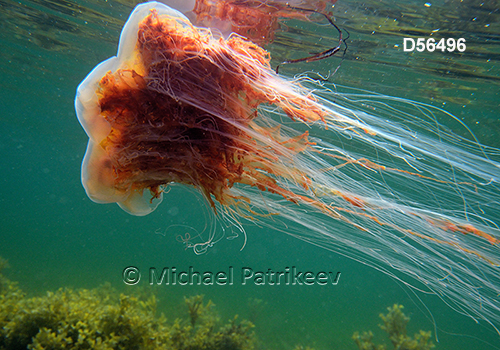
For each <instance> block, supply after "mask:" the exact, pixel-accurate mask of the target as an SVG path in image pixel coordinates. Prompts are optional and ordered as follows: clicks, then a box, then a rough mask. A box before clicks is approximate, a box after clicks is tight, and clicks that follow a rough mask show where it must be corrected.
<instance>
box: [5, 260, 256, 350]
mask: <svg viewBox="0 0 500 350" xmlns="http://www.w3.org/2000/svg"><path fill="white" fill-rule="evenodd" d="M1 262H3V260H2V261H1ZM0 282H1V286H2V288H1V289H0V349H1V350H18V349H31V350H42V349H52V350H59V349H78V350H80V349H97V350H149V349H151V350H152V349H159V350H161V349H169V350H212V349H213V350H215V349H217V350H252V349H253V348H254V341H255V336H254V333H253V331H252V328H253V324H252V323H250V322H248V321H244V320H243V321H238V319H237V316H235V317H234V318H233V319H231V320H230V321H228V322H227V324H223V325H220V322H219V318H218V317H217V315H216V312H215V309H214V307H215V305H214V304H213V303H212V302H211V301H208V302H207V303H204V302H203V296H193V297H190V298H185V301H186V304H187V306H188V312H187V317H186V318H185V319H176V320H175V322H173V324H168V323H167V319H166V318H165V316H164V315H163V314H161V315H160V316H157V299H156V297H155V295H151V294H149V295H148V296H144V293H142V295H140V296H134V295H125V294H120V293H118V292H116V291H115V290H114V289H112V288H111V287H110V286H109V285H104V286H102V287H99V288H95V289H91V290H87V289H80V290H73V289H70V288H61V289H59V290H57V291H56V292H47V293H46V294H45V295H43V296H38V297H30V298H28V297H26V295H25V294H24V293H23V292H22V291H21V289H20V288H19V287H18V286H17V284H16V283H14V282H11V281H9V280H8V279H7V278H5V277H4V276H3V275H2V274H1V271H0Z"/></svg>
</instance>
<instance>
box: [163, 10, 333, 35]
mask: <svg viewBox="0 0 500 350" xmlns="http://www.w3.org/2000/svg"><path fill="white" fill-rule="evenodd" d="M336 1H337V0H289V1H285V0H266V1H261V0H187V1H182V0H163V1H160V2H162V3H164V4H166V5H168V6H171V7H174V8H176V9H178V10H179V11H181V12H182V13H184V14H185V15H186V16H187V17H188V18H189V19H190V20H191V21H192V22H193V23H195V24H196V25H197V26H200V27H208V28H211V29H214V28H217V29H218V30H219V31H220V32H221V33H223V34H230V33H237V34H240V35H242V36H244V37H246V38H248V39H250V40H252V41H253V42H255V43H258V44H265V43H268V42H270V41H272V40H273V38H274V33H275V32H276V31H277V30H278V29H279V27H280V25H279V21H280V19H283V18H288V19H292V18H298V19H304V18H308V17H310V14H311V12H310V11H311V10H312V11H324V10H325V9H326V8H327V5H328V4H330V5H331V4H334V3H335V2H336ZM298 8H300V9H304V10H305V11H301V10H300V9H298ZM308 10H309V11H308Z"/></svg>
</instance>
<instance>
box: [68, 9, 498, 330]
mask: <svg viewBox="0 0 500 350" xmlns="http://www.w3.org/2000/svg"><path fill="white" fill-rule="evenodd" d="M75 108H76V113H77V116H78V119H79V121H80V123H81V124H82V126H83V128H84V129H85V131H86V133H87V134H88V136H89V142H88V146H87V151H86V153H85V157H84V160H83V163H82V183H83V186H84V188H85V190H86V192H87V195H88V196H89V198H90V199H91V200H93V201H95V202H98V203H118V205H119V206H120V207H121V208H122V209H124V210H125V211H126V212H128V213H130V214H132V215H139V216H143V215H147V214H149V213H151V212H152V211H154V210H155V209H156V208H157V207H158V205H159V204H160V202H161V201H162V199H163V195H164V193H165V192H166V191H168V188H169V186H171V184H173V183H176V184H183V185H186V186H190V187H193V188H196V189H198V190H199V191H200V192H201V193H202V194H203V196H204V198H206V201H207V202H208V203H209V204H210V206H211V207H212V208H213V211H214V212H215V213H216V214H217V216H218V217H219V218H220V220H222V221H223V220H227V222H232V223H243V222H253V223H256V224H258V225H262V226H264V225H269V226H272V227H273V228H274V229H277V230H281V231H284V232H287V233H288V234H291V235H293V236H296V237H299V238H300V239H303V240H305V241H308V242H311V243H313V244H316V245H319V246H322V247H324V248H326V249H330V250H333V251H335V252H337V253H339V254H343V255H345V256H348V257H350V258H352V259H355V260H357V261H359V262H362V263H364V264H368V265H370V266H373V267H375V268H376V269H378V270H380V271H383V272H384V273H386V274H388V275H390V276H392V277H394V278H396V279H399V280H401V281H402V282H403V283H406V284H408V285H410V286H414V287H415V288H418V289H422V290H425V291H430V292H432V293H435V294H436V295H438V296H439V297H440V298H442V299H443V300H444V301H445V302H447V303H448V304H449V305H450V306H451V307H452V308H454V309H455V310H457V311H458V312H460V313H463V314H465V315H467V316H469V317H471V318H473V319H474V320H477V321H479V320H486V321H487V322H489V323H490V324H491V325H492V326H493V327H496V326H497V325H498V323H499V321H500V297H499V288H500V273H499V272H500V271H499V269H500V267H499V264H500V255H499V253H500V250H499V243H500V230H499V227H498V225H497V224H496V223H495V221H494V219H495V216H496V215H498V213H499V212H500V204H499V202H500V200H499V199H500V188H499V180H500V179H499V175H500V163H499V161H498V156H499V154H500V151H499V150H498V149H494V148H491V147H486V146H483V145H480V144H479V143H478V142H477V140H475V139H474V138H473V137H472V138H471V139H468V138H464V137H461V136H458V135H456V134H453V133H452V132H451V131H449V130H448V129H446V128H445V127H443V126H441V125H440V124H439V123H438V122H437V120H438V118H445V117H447V118H453V116H452V115H450V114H449V113H447V112H446V111H444V110H442V109H439V108H436V107H432V106H429V105H425V104H422V103H418V102H412V101H407V100H403V99H398V98H393V97H389V96H383V95H378V94H372V93H368V92H366V91H359V90H357V91H356V90H351V91H350V90H346V91H345V92H343V93H338V92H337V91H336V90H335V87H334V86H333V85H331V84H328V83H325V82H317V81H314V80H311V79H310V78H309V77H307V76H302V77H300V76H299V77H296V78H293V79H292V78H287V77H284V76H281V75H278V74H276V73H275V72H274V71H273V69H272V68H271V66H270V54H269V53H268V52H267V51H265V50H264V49H263V48H262V47H260V46H259V45H257V44H255V43H253V42H252V41H249V40H247V39H246V38H244V37H242V36H241V35H238V34H231V35H229V36H228V37H227V38H225V37H223V36H220V35H218V34H216V33H212V31H211V30H210V29H209V28H202V27H196V26H194V25H193V24H192V23H191V22H190V21H189V19H188V18H187V17H186V16H184V15H183V14H182V13H180V12H178V11H177V10H174V9H172V8H170V7H168V6H166V5H164V4H161V3H156V2H150V3H145V4H141V5H138V6H137V7H136V8H135V10H134V11H133V12H132V14H131V15H130V18H129V19H128V21H127V22H126V24H125V26H124V28H123V31H122V33H121V36H120V41H119V48H118V54H117V56H116V57H112V58H110V59H108V60H106V61H104V62H102V63H101V64H99V65H98V66H96V67H95V68H94V70H92V72H90V74H89V75H88V76H87V77H86V78H85V79H84V80H83V82H82V83H81V84H80V85H79V87H78V90H77V95H76V100H75ZM186 243H188V242H186ZM211 243H212V242H210V241H208V242H206V246H209V245H210V244H211ZM193 246H194V247H198V248H199V245H193ZM405 276H406V277H405ZM412 280H413V281H414V282H411V281H412Z"/></svg>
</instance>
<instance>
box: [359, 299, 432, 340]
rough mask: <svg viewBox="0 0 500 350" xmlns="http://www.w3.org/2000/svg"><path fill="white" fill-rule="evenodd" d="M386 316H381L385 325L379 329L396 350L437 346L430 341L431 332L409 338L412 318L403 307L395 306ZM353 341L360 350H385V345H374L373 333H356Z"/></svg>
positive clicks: (390, 308) (420, 333) (389, 309)
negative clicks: (408, 327) (408, 326)
mask: <svg viewBox="0 0 500 350" xmlns="http://www.w3.org/2000/svg"><path fill="white" fill-rule="evenodd" d="M387 310H388V311H389V312H388V313H387V314H386V315H384V314H380V318H381V319H382V321H383V322H384V324H381V325H379V327H380V328H381V329H382V330H384V331H385V332H386V333H387V336H388V337H389V340H390V341H391V343H392V345H393V347H394V349H397V350H430V349H432V348H434V347H435V345H434V344H433V343H432V341H431V340H430V338H431V332H430V331H429V332H425V331H422V330H421V331H420V332H419V333H417V334H415V335H414V336H413V337H410V336H408V334H407V330H406V326H407V324H408V322H409V321H410V318H409V317H408V316H406V315H405V314H404V313H403V311H402V310H403V305H398V304H394V305H393V306H392V307H388V308H387ZM352 339H353V340H354V342H355V343H356V345H357V346H358V348H359V349H360V350H385V349H386V346H385V345H376V344H375V343H373V333H372V332H371V331H368V332H363V333H362V334H359V332H355V333H354V335H353V336H352Z"/></svg>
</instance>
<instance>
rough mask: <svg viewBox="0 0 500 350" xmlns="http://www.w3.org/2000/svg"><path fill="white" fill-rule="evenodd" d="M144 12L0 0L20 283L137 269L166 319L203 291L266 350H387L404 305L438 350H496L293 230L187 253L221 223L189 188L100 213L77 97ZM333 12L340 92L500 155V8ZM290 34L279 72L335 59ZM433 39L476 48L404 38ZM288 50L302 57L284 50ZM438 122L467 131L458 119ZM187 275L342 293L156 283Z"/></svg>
mask: <svg viewBox="0 0 500 350" xmlns="http://www.w3.org/2000/svg"><path fill="white" fill-rule="evenodd" d="M134 5H135V3H132V1H131V2H127V1H125V0H122V1H106V2H105V1H78V2H71V1H62V0H51V1H19V2H17V1H16V2H14V1H0V6H1V12H0V26H1V31H0V41H1V48H2V49H1V51H0V57H1V60H0V64H1V72H2V73H1V78H0V79H1V80H0V86H1V92H0V103H1V106H2V112H1V117H0V132H1V138H0V154H1V160H0V164H1V169H2V173H3V175H2V177H1V179H0V181H1V186H2V187H1V188H2V192H1V193H2V195H1V197H0V213H1V214H0V256H2V257H4V258H6V259H8V260H9V262H10V265H11V268H10V269H9V270H8V271H6V274H7V275H8V276H9V277H10V278H11V279H12V280H16V281H19V283H20V285H21V287H22V288H23V289H24V290H26V291H28V292H29V293H33V294H41V293H44V292H45V291H47V290H55V289H57V288H60V287H65V286H71V287H75V288H94V287H96V286H98V285H100V284H102V283H105V282H110V283H111V284H112V285H113V286H115V287H116V288H119V289H120V290H125V291H131V290H134V288H138V286H125V285H124V283H123V281H122V271H123V270H124V268H125V267H127V266H135V267H138V268H139V269H140V270H141V271H142V273H143V281H142V282H141V283H140V286H142V287H143V288H145V289H153V290H154V292H156V293H157V296H158V298H159V299H160V301H161V307H162V308H163V309H162V311H164V312H165V313H166V314H167V317H168V318H169V319H174V318H175V317H176V315H177V313H178V312H179V306H178V305H179V304H180V303H181V301H182V297H183V296H184V295H192V294H196V293H201V294H205V297H206V298H210V299H212V300H213V301H214V302H215V304H216V305H217V307H218V310H219V312H220V313H221V315H222V318H223V319H227V318H231V317H232V316H233V315H234V314H239V315H241V317H244V318H251V319H252V320H253V321H254V322H255V324H256V333H257V335H258V337H259V338H260V339H261V347H262V348H269V349H290V348H293V347H294V346H295V345H297V344H302V345H304V346H308V345H309V346H313V347H314V348H316V349H355V348H356V346H355V344H354V343H353V341H352V340H351V336H352V334H353V333H354V332H355V331H367V330H372V331H373V332H374V333H375V334H376V339H377V340H378V341H379V340H380V341H382V340H383V339H384V338H383V337H382V332H381V330H380V329H379V328H378V326H377V324H378V323H380V320H379V318H378V314H379V313H381V312H385V310H386V308H387V307H388V306H390V305H393V304H394V303H400V304H403V305H405V312H406V313H407V314H408V315H409V316H410V317H411V322H410V325H409V333H412V334H413V333H416V332H418V330H420V329H424V330H432V332H433V334H436V331H437V335H438V337H439V343H438V344H437V348H438V349H452V348H453V349H470V348H482V349H494V348H496V347H497V346H498V344H499V343H500V342H499V340H500V338H499V336H498V335H497V334H496V332H495V331H494V330H493V329H492V328H491V327H490V326H489V325H487V324H486V323H484V322H482V323H481V324H479V325H477V324H475V323H474V322H473V321H472V320H471V319H469V318H466V317H463V316H461V315H459V314H457V313H455V312H454V311H452V310H451V309H450V308H448V307H447V306H446V305H445V304H444V303H443V302H441V301H440V300H439V299H438V298H436V297H433V296H428V295H423V294H421V293H417V294H415V293H414V292H413V291H411V290H409V289H408V288H406V287H404V286H402V285H401V284H400V283H397V282H395V281H394V280H391V279H390V278H388V277H387V276H385V275H384V274H382V273H380V272H378V271H376V270H374V269H371V268H368V267H366V266H364V265H362V264H359V263H356V262H354V261H352V260H349V259H347V258H345V257H343V256H339V255H336V254H335V253H332V252H329V251H326V250H324V249H321V248H318V247H315V246H313V245H309V244H307V243H304V242H302V241H300V240H297V239H295V238H293V237H289V236H287V235H285V234H283V233H279V232H273V231H271V230H269V229H264V228H260V227H257V226H248V227H245V230H246V235H247V242H246V245H245V247H244V249H242V250H241V251H240V248H242V247H243V245H244V237H243V235H242V234H241V233H240V234H239V236H238V237H236V238H235V239H233V240H228V239H226V238H224V239H221V240H220V241H219V242H218V243H217V244H216V245H215V246H214V247H213V248H211V249H210V250H209V251H208V252H207V253H206V254H204V255H199V256H198V255H195V254H194V253H193V252H192V251H190V250H185V249H184V245H183V244H182V241H181V240H180V239H179V237H178V236H179V235H181V236H183V235H185V233H186V232H190V233H191V234H192V235H193V234H196V233H203V232H206V230H205V227H206V224H207V222H209V221H210V220H208V219H207V217H210V213H209V212H208V209H207V207H206V205H205V203H204V202H203V201H202V199H201V197H200V196H199V195H198V194H196V193H194V192H193V191H192V190H189V189H186V188H183V187H182V186H174V187H173V188H172V190H171V191H170V192H169V193H168V194H166V197H165V199H164V204H163V205H162V206H161V207H160V208H159V209H158V210H157V211H156V212H154V213H153V214H151V215H149V216H146V217H132V216H130V215H128V214H126V213H124V212H123V211H122V210H121V209H119V208H118V206H116V205H114V204H109V205H98V204H95V203H93V202H91V201H90V200H89V199H88V198H87V196H86V194H85V191H84V189H83V188H82V186H81V184H80V164H81V160H82V157H83V154H84V153H85V148H86V144H87V139H88V138H87V135H86V134H85V132H84V131H83V129H82V128H81V126H80V124H79V123H78V121H77V119H76V116H75V112H74V107H73V101H74V96H75V90H76V87H77V85H78V84H79V83H80V81H81V80H82V79H83V78H84V77H85V76H86V75H87V73H88V72H89V71H90V70H91V69H92V68H93V67H94V66H95V65H96V64H97V63H99V62H101V61H103V60H104V59H106V58H108V57H110V56H112V55H115V54H116V48H117V42H118V36H119V33H120V30H121V27H122V25H123V23H124V22H125V20H126V18H127V17H128V15H129V13H130V11H131V10H132V8H133V6H134ZM333 13H334V16H335V18H336V23H338V25H339V26H341V27H342V28H344V29H347V30H348V31H349V32H350V39H349V42H348V45H349V49H348V51H347V54H346V57H345V59H344V60H343V61H342V64H341V67H340V69H339V70H338V71H337V73H336V74H335V75H334V76H333V77H331V78H330V81H332V82H334V83H336V84H341V85H346V86H351V87H356V88H362V89H367V90H371V91H375V92H379V93H383V94H387V95H392V96H397V97H403V98H410V99H413V100H418V101H421V102H426V103H430V104H433V105H435V106H440V107H443V108H445V109H447V110H449V111H450V112H452V113H453V114H454V115H456V116H457V117H458V118H459V119H460V120H462V121H463V122H465V123H466V124H467V125H468V126H469V128H470V129H471V130H472V131H473V132H474V134H475V135H476V137H477V138H478V139H479V140H480V141H481V142H482V143H484V144H486V145H489V146H493V147H500V139H499V135H500V123H499V112H500V108H499V107H500V65H499V58H500V25H499V23H500V9H499V7H498V4H497V3H496V2H495V1H475V0H474V1H458V0H453V1H438V2H435V3H434V2H433V3H432V4H431V6H430V7H428V6H425V5H424V2H423V1H409V0H408V1H403V2H400V1H392V0H391V1H389V0H387V1H358V0H356V1H347V0H345V1H344V0H339V2H338V4H336V6H335V8H334V10H333ZM286 23H287V25H288V26H289V27H290V28H291V29H290V30H289V31H288V32H281V33H278V35H277V38H276V41H275V43H274V44H272V45H271V46H269V47H268V48H269V50H270V51H271V53H275V54H276V55H275V56H274V57H276V59H275V60H274V61H273V63H274V65H275V64H276V63H277V62H279V61H281V60H283V59H285V58H287V57H286V55H287V54H288V52H290V50H292V49H293V50H303V52H304V53H305V54H306V55H307V53H308V52H311V51H314V52H317V51H318V49H319V50H322V49H321V47H326V48H328V47H329V46H328V45H325V46H323V45H324V44H325V42H328V43H329V44H331V43H332V37H333V38H335V36H336V33H335V32H334V31H332V30H331V28H330V27H328V26H326V25H323V24H315V23H299V22H297V21H288V22H286ZM325 28H326V29H325ZM432 32H433V33H438V34H439V35H442V36H443V37H454V38H458V37H464V38H466V40H467V50H466V52H465V53H457V52H454V53H441V52H439V53H438V52H434V53H418V52H414V53H408V52H403V49H402V44H403V38H404V37H410V36H411V37H427V36H428V35H429V33H432ZM326 33H327V34H326ZM438 34H435V35H438ZM330 35H331V36H330ZM290 38H292V39H293V40H294V42H295V44H294V47H292V48H291V47H290V46H289V45H290V44H286V43H289V40H288V39H290ZM333 42H334V40H333ZM330 46H331V45H330ZM339 63H340V58H337V57H334V58H331V59H328V60H323V61H319V62H316V63H315V64H311V65H303V64H301V65H297V66H292V65H288V66H284V67H283V68H282V70H281V71H280V73H282V74H288V75H293V74H297V73H300V72H303V71H304V70H311V71H316V72H320V73H321V74H323V75H326V74H328V72H329V71H333V70H335V68H337V66H338V64H339ZM441 122H442V123H444V124H446V125H448V126H449V127H450V128H452V129H453V130H454V131H455V132H456V133H458V134H462V135H466V134H467V131H466V130H465V129H464V128H463V127H461V126H459V125H458V123H455V122H453V121H451V120H448V121H441ZM200 213H205V214H200ZM234 231H235V232H237V229H234ZM228 236H231V232H226V237H228ZM190 266H192V267H193V268H194V270H197V271H205V270H207V271H213V272H218V271H228V269H229V267H230V266H231V267H232V268H233V271H234V276H235V279H237V280H238V281H239V280H240V277H241V271H242V268H244V267H247V268H251V269H253V270H254V271H264V272H265V271H268V269H271V270H274V271H283V270H284V269H285V268H286V267H292V266H295V267H297V269H299V270H302V271H315V272H318V271H326V272H330V271H331V272H338V271H340V272H341V277H340V280H339V283H338V284H337V285H335V286H317V285H316V286H255V285H251V284H250V285H245V286H243V285H241V284H240V283H234V285H232V286H229V285H222V286H180V285H176V286H172V285H171V286H150V285H149V284H147V282H146V279H147V273H148V272H147V271H148V269H149V268H150V267H156V268H157V269H158V270H161V269H163V268H164V267H176V268H177V270H178V271H181V270H187V269H189V267H190ZM251 299H261V300H262V302H263V305H264V306H263V307H262V308H255V307H254V306H251V304H250V306H249V300H251ZM256 310H257V311H256ZM385 341H386V342H387V343H388V341H387V340H385Z"/></svg>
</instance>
